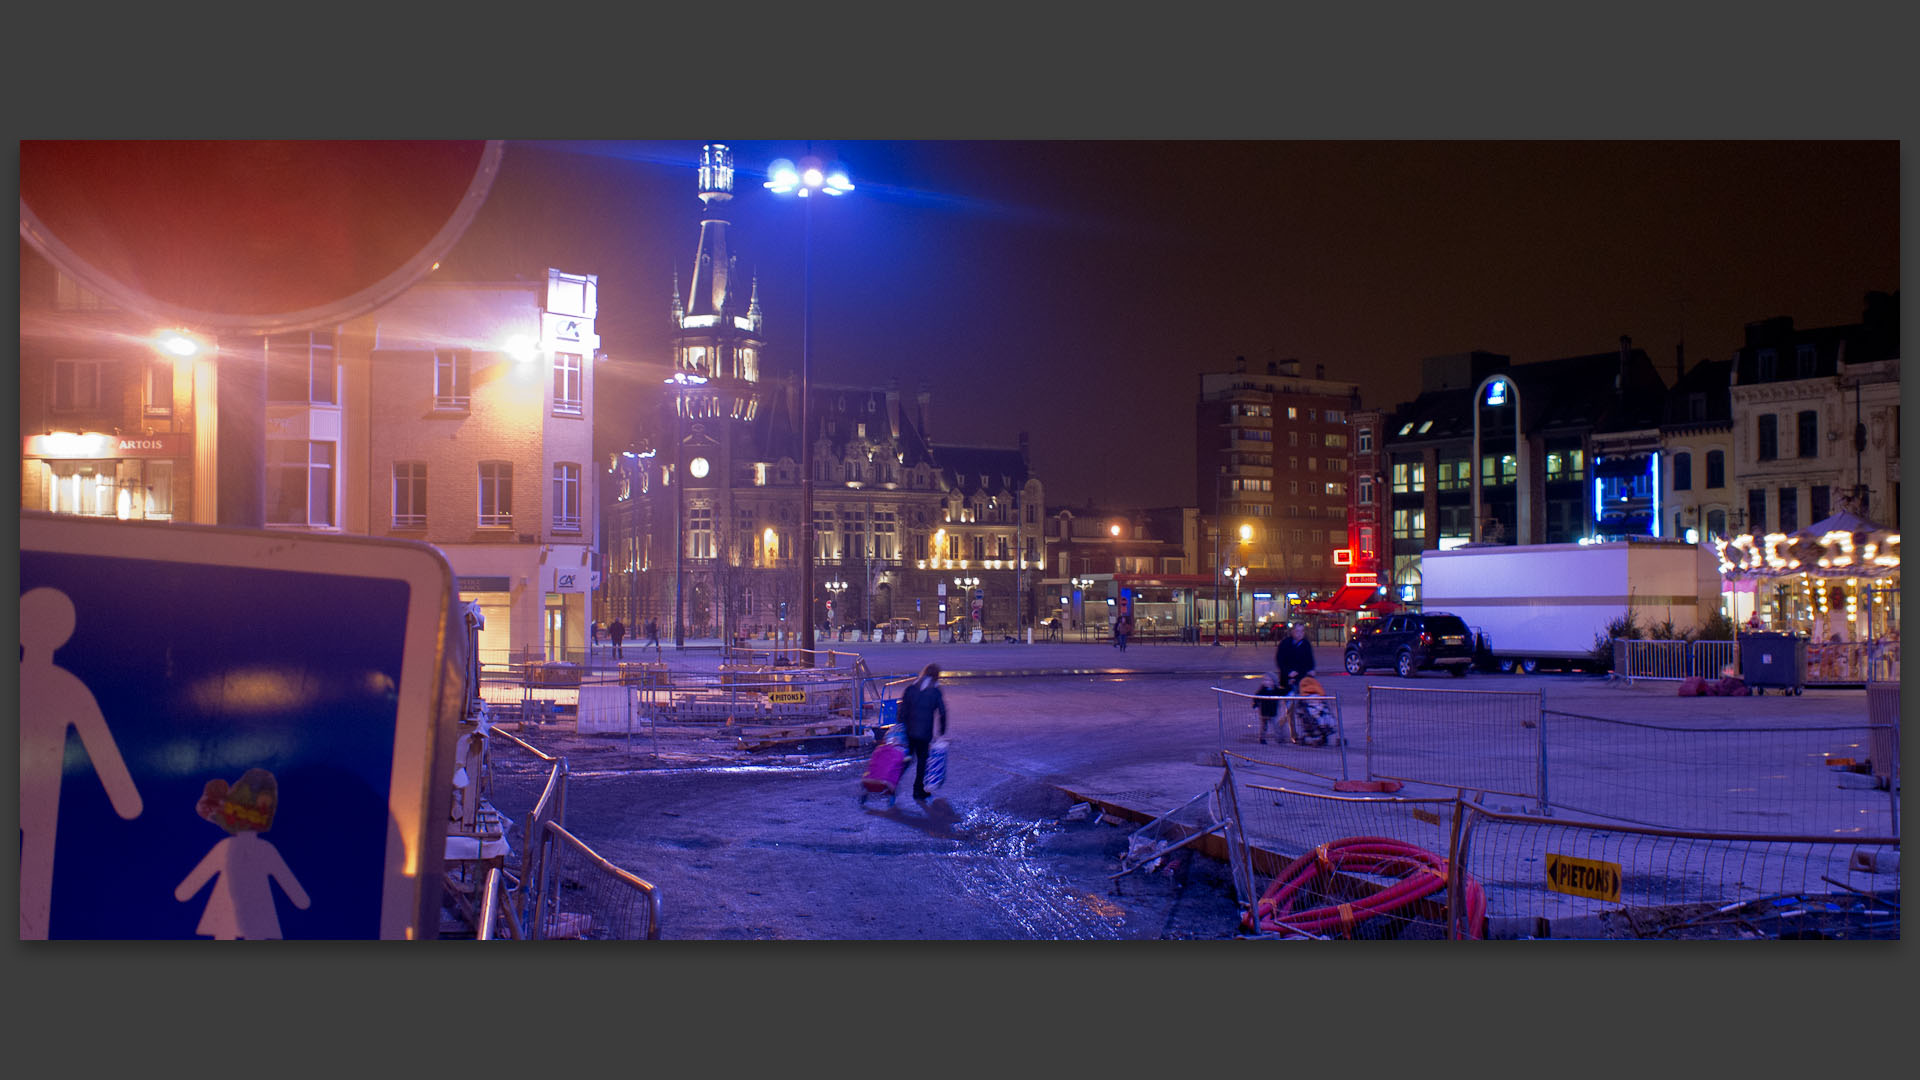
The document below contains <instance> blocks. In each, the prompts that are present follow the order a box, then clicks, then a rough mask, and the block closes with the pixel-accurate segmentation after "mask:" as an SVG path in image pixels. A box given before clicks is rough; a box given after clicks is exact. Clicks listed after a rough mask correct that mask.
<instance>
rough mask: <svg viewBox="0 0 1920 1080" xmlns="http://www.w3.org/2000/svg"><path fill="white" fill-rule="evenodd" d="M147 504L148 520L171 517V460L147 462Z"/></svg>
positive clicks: (163, 519) (169, 518)
mask: <svg viewBox="0 0 1920 1080" xmlns="http://www.w3.org/2000/svg"><path fill="white" fill-rule="evenodd" d="M146 496H147V500H146V502H147V505H146V518H147V520H149V521H153V520H161V521H168V520H171V519H172V518H173V462H171V461H149V462H147V490H146Z"/></svg>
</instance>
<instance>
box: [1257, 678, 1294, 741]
mask: <svg viewBox="0 0 1920 1080" xmlns="http://www.w3.org/2000/svg"><path fill="white" fill-rule="evenodd" d="M1277 681H1278V680H1276V679H1273V678H1268V679H1266V681H1264V682H1262V683H1261V684H1260V689H1258V690H1255V691H1254V692H1253V707H1254V708H1255V709H1258V710H1259V711H1260V745H1262V746H1265V745H1266V744H1267V728H1268V727H1269V726H1271V725H1272V724H1273V722H1274V720H1275V719H1276V718H1277V717H1278V716H1279V715H1280V688H1279V687H1277V686H1275V685H1274V683H1275V682H1277ZM1289 736H1291V731H1289Z"/></svg>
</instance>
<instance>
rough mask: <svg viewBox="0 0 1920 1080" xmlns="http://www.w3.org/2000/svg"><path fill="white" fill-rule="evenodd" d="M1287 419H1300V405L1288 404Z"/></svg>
mask: <svg viewBox="0 0 1920 1080" xmlns="http://www.w3.org/2000/svg"><path fill="white" fill-rule="evenodd" d="M1287 419H1289V420H1298V419H1300V410H1299V408H1298V407H1296V406H1293V405H1289V406H1287Z"/></svg>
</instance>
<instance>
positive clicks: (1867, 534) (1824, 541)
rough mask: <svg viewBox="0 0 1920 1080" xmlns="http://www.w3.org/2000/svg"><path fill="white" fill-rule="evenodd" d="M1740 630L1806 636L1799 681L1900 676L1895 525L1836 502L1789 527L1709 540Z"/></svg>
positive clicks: (1724, 595) (1723, 593)
mask: <svg viewBox="0 0 1920 1080" xmlns="http://www.w3.org/2000/svg"><path fill="white" fill-rule="evenodd" d="M1714 546H1715V547H1716V548H1717V549H1718V550H1719V553H1720V576H1721V595H1722V596H1723V597H1724V598H1725V599H1726V602H1727V607H1728V610H1727V614H1728V616H1729V617H1730V618H1732V619H1733V620H1734V622H1735V624H1736V625H1738V626H1740V627H1741V628H1742V629H1743V630H1762V629H1764V630H1769V631H1774V632H1780V633H1790V634H1799V635H1801V636H1803V637H1805V638H1806V639H1807V681H1808V682H1863V681H1869V680H1871V681H1881V680H1888V681H1892V680H1898V679H1899V678H1900V534H1899V533H1898V532H1896V531H1894V530H1892V529H1888V528H1886V527H1884V526H1882V525H1877V524H1875V523H1874V522H1871V521H1868V520H1867V519H1865V518H1862V517H1859V516H1858V515H1856V514H1853V513H1851V512H1848V511H1845V510H1842V511H1841V512H1839V513H1837V514H1835V515H1833V516H1832V517H1829V518H1827V519H1825V520H1823V521H1818V522H1815V523H1814V524H1812V525H1809V526H1807V527H1806V528H1804V529H1801V530H1799V531H1798V532H1792V533H1767V534H1766V535H1764V536H1753V535H1746V536H1736V537H1731V538H1721V539H1717V540H1715V541H1714Z"/></svg>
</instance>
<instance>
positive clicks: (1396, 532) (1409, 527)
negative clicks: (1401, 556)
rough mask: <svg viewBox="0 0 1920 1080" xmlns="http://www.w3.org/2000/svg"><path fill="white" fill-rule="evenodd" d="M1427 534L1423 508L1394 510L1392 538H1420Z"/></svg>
mask: <svg viewBox="0 0 1920 1080" xmlns="http://www.w3.org/2000/svg"><path fill="white" fill-rule="evenodd" d="M1426 535H1427V512H1426V511H1425V510H1395V511H1394V512H1393V538H1394V539H1396V540H1422V539H1425V538H1426Z"/></svg>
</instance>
